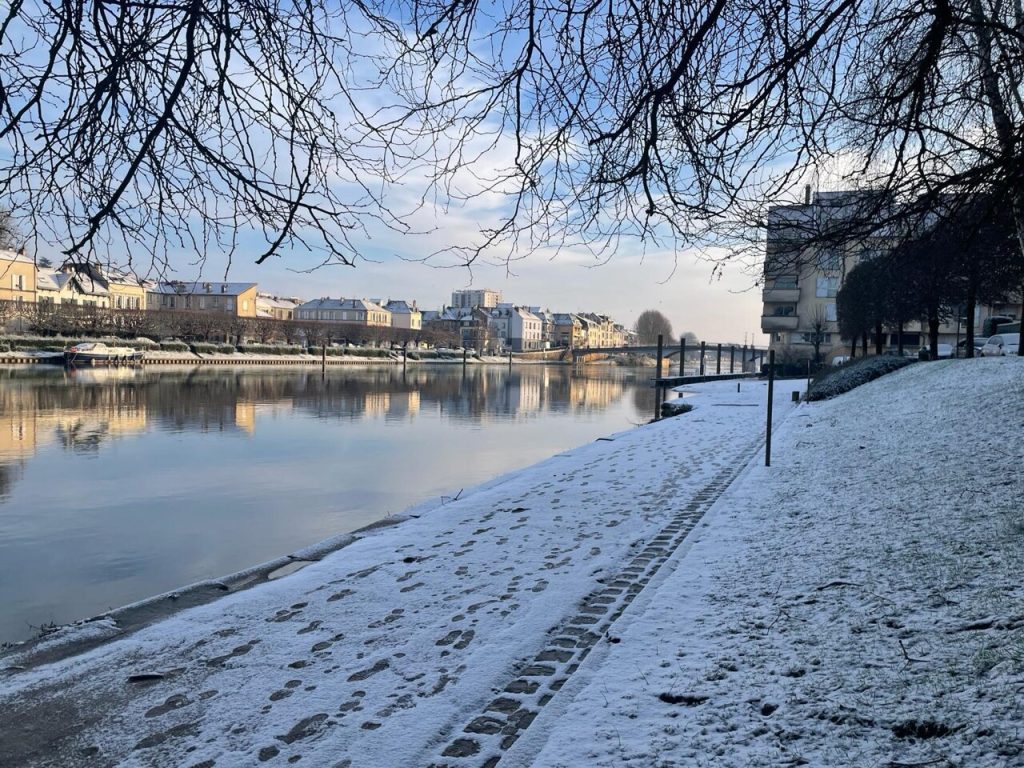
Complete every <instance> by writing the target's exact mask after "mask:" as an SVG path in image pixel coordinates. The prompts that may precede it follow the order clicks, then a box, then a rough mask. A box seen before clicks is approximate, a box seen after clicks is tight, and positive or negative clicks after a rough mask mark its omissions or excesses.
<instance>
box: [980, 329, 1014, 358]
mask: <svg viewBox="0 0 1024 768" xmlns="http://www.w3.org/2000/svg"><path fill="white" fill-rule="evenodd" d="M1019 347H1020V334H1019V333H997V334H996V335H995V336H989V338H988V341H986V342H985V346H984V347H982V348H981V356H982V357H1000V356H1002V355H1016V354H1017V349H1018V348H1019Z"/></svg>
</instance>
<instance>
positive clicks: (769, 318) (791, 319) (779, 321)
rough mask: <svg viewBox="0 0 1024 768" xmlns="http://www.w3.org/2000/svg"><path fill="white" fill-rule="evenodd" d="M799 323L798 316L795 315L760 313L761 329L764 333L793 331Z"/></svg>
mask: <svg viewBox="0 0 1024 768" xmlns="http://www.w3.org/2000/svg"><path fill="white" fill-rule="evenodd" d="M799 324H800V318H799V317H797V316H796V315H788V316H787V315H762V316H761V330H762V331H763V332H764V333H768V332H769V331H795V330H796V329H797V326H798V325H799Z"/></svg>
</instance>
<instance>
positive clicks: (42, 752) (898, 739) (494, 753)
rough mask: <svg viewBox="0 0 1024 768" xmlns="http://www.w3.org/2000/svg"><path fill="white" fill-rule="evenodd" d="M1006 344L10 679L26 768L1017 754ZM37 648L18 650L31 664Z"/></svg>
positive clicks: (553, 463) (570, 474) (738, 426)
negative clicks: (766, 449) (996, 352)
mask: <svg viewBox="0 0 1024 768" xmlns="http://www.w3.org/2000/svg"><path fill="white" fill-rule="evenodd" d="M1022 374H1024V367H1022V366H1021V364H1020V362H1019V361H1017V360H1016V359H1008V360H976V361H950V362H948V363H933V364H928V365H915V366H911V367H910V368H909V369H907V370H904V371H900V372H897V373H895V374H892V375H890V376H888V377H885V378H883V379H881V380H879V381H876V382H873V383H871V384H869V385H866V386H864V387H862V388H861V389H859V390H856V391H854V392H852V393H849V394H847V395H844V396H842V397H840V398H838V399H836V400H834V401H830V402H826V403H820V404H811V405H802V406H799V407H792V406H791V405H790V404H789V403H788V400H789V390H790V389H791V388H792V387H791V386H789V385H788V384H787V385H784V386H780V387H779V389H778V390H777V396H776V403H775V406H776V413H777V415H778V421H779V424H780V426H781V429H780V431H779V432H778V433H777V434H776V436H775V439H774V445H775V449H774V456H773V466H772V467H771V468H770V469H766V468H764V467H763V466H761V465H762V463H763V458H762V455H761V453H760V449H761V437H762V431H763V418H764V410H763V409H764V404H765V387H764V385H763V383H743V384H742V392H740V393H737V392H736V386H735V384H734V383H732V382H728V383H725V382H721V383H713V384H705V385H699V386H697V387H694V389H695V390H696V391H698V392H699V394H698V395H696V396H695V397H693V398H692V402H693V403H694V405H695V406H696V409H695V410H694V411H693V412H691V413H689V414H686V415H684V416H682V417H679V418H675V419H669V420H666V421H662V422H660V423H657V424H654V425H650V426H647V427H644V428H642V429H636V430H631V431H629V432H625V433H620V434H618V435H614V436H611V437H610V438H609V439H603V440H599V441H597V442H595V443H593V444H590V445H588V446H584V447H582V448H580V449H577V450H575V451H571V452H567V453H564V454H560V455H558V456H555V457H552V458H551V459H549V460H547V461H545V462H542V463H541V464H539V465H536V466H534V467H531V468H529V469H527V470H523V471H521V472H517V473H514V474H512V475H509V476H506V477H505V478H502V479H500V480H499V481H495V482H494V483H490V484H487V485H486V486H483V487H481V488H479V489H476V490H475V491H473V492H469V493H466V494H464V495H463V496H461V497H460V498H459V499H458V500H457V501H454V502H451V503H447V504H444V505H441V506H436V507H433V508H420V509H417V510H413V511H412V512H413V516H412V517H411V519H409V520H407V521H405V522H403V523H402V524H400V525H397V526H394V527H391V528H387V529H384V530H380V531H375V532H372V533H370V534H367V535H365V536H364V537H362V538H360V539H359V540H358V541H356V542H354V543H353V544H351V545H350V546H349V547H347V548H345V549H343V550H341V551H339V552H337V553H335V554H333V555H330V556H329V557H327V558H325V559H324V560H323V561H321V562H319V563H316V564H314V565H310V566H309V567H307V568H305V569H304V570H302V571H300V572H299V573H296V574H293V575H292V576H289V577H286V578H284V579H281V580H279V581H277V582H273V583H271V584H267V585H264V586H261V587H258V588H254V589H251V590H249V591H247V592H243V593H239V594H238V595H229V596H227V597H225V598H224V599H222V600H219V601H217V602H215V603H213V604H210V605H207V606H203V607H200V608H196V609H192V610H189V611H185V612H182V613H181V614H178V615H176V616H174V617H172V618H170V619H168V620H166V621H163V622H161V623H159V624H156V625H153V626H151V627H149V628H147V629H144V630H142V631H140V632H138V633H135V634H133V635H130V636H128V637H125V638H124V639H122V640H119V641H116V642H113V643H110V644H108V645H105V646H103V647H101V648H98V649H96V650H94V651H92V652H90V653H88V654H84V655H81V656H78V657H75V658H71V659H67V660H65V661H62V662H59V663H56V664H51V665H47V666H43V667H38V668H32V669H24V670H17V669H13V670H8V671H6V672H5V673H4V674H3V677H2V678H0V712H2V714H0V756H4V757H6V758H8V761H9V762H13V764H19V765H116V764H124V765H189V766H204V768H210V767H211V766H233V765H250V764H258V763H260V762H261V761H262V762H266V763H267V764H270V765H277V764H286V763H288V762H293V761H296V760H302V762H303V764H306V763H308V764H311V765H330V766H350V767H351V768H355V767H356V766H369V767H370V768H376V767H377V766H381V767H383V766H395V765H410V766H414V765H415V766H419V765H424V766H426V765H474V766H493V765H495V764H496V761H497V760H500V764H501V765H502V766H506V765H524V766H525V765H551V766H561V765H565V766H575V765H601V766H621V765H635V766H650V765H678V764H689V763H692V764H698V765H699V764H707V765H716V766H718V765H723V766H724V765H736V766H740V765H744V766H746V765H783V764H788V765H799V764H813V765H840V764H842V765H855V764H856V765H860V764H871V765H904V764H943V762H944V761H945V764H970V765H1010V764H1019V763H1020V761H1021V755H1020V753H1019V746H1017V745H1018V743H1019V740H1017V739H1016V738H1015V734H1016V728H1017V723H1018V722H1019V719H1020V715H1021V712H1020V708H1021V703H1022V699H1021V694H1020V691H1021V688H1022V681H1024V678H1022V672H1021V656H1020V654H1019V653H1016V652H1015V651H1014V649H1019V648H1020V647H1024V643H1022V641H1024V637H1022V635H1021V633H1022V630H1021V629H1020V626H1024V622H1021V621H1020V619H1019V617H1020V616H1022V615H1024V600H1022V596H1021V591H1020V587H1019V579H1018V578H1017V574H1019V570H1020V565H1021V563H1022V561H1024V551H1022V549H1024V545H1022V536H1021V533H1020V532H1021V530H1024V523H1022V522H1021V520H1022V519H1024V513H1021V512H1018V511H1016V510H1018V509H1020V504H1019V503H1018V498H1019V495H1020V494H1019V491H1020V483H1019V481H1018V480H1016V474H1015V472H1016V467H1017V466H1019V465H1020V461H1021V458H1022V456H1021V453H1022V451H1021V446H1020V440H1019V434H1020V427H1019V422H1020V419H1019V417H1017V416H1015V414H1017V413H1019V412H1020V411H1019V409H1020V408H1021V407H1022V406H1024V388H1022V386H1021V383H1020V382H1021V381H1022V378H1024V377H1022ZM16 662H17V657H8V658H7V659H5V663H8V664H9V665H14V666H16Z"/></svg>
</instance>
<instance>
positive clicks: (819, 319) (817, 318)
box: [808, 304, 829, 365]
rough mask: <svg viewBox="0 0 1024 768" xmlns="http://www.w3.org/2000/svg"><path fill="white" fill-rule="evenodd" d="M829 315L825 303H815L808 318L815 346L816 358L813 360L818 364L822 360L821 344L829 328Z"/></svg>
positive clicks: (812, 343)
mask: <svg viewBox="0 0 1024 768" xmlns="http://www.w3.org/2000/svg"><path fill="white" fill-rule="evenodd" d="M828 326H829V321H828V315H827V313H826V312H825V305H824V304H815V305H814V308H813V309H812V310H811V316H810V317H809V318H808V327H809V328H810V329H811V346H813V347H814V358H813V360H812V362H813V363H814V364H815V365H818V364H819V363H820V362H821V345H822V344H824V343H825V333H826V331H827V330H828Z"/></svg>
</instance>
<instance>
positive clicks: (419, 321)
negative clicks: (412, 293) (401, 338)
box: [384, 300, 423, 331]
mask: <svg viewBox="0 0 1024 768" xmlns="http://www.w3.org/2000/svg"><path fill="white" fill-rule="evenodd" d="M384 309H386V310H387V311H388V312H390V313H391V327H392V328H404V329H405V330H408V331H418V330H420V329H421V328H423V313H422V312H420V310H419V309H417V308H416V302H415V301H414V302H413V303H412V304H409V303H407V302H405V301H401V300H391V301H388V303H387V304H385V305H384Z"/></svg>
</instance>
